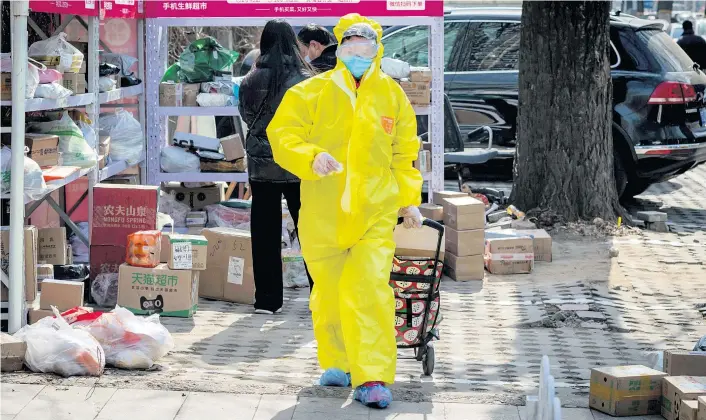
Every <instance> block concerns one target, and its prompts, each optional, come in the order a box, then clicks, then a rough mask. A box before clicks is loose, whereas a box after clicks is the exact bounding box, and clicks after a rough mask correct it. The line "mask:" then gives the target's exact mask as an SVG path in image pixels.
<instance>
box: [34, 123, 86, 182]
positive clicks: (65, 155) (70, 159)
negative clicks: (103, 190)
mask: <svg viewBox="0 0 706 420" xmlns="http://www.w3.org/2000/svg"><path fill="white" fill-rule="evenodd" d="M31 129H32V130H34V131H37V132H40V133H43V134H54V135H56V136H59V152H60V153H61V158H62V163H61V164H62V165H63V166H78V167H81V168H90V167H92V166H95V165H96V162H97V161H98V158H97V156H96V152H95V150H93V149H92V148H91V146H89V145H88V143H86V139H85V138H84V137H83V133H82V132H81V129H80V128H78V126H77V125H76V123H74V121H73V120H72V119H71V117H69V113H68V112H64V114H63V115H62V117H61V119H59V120H55V121H49V122H43V123H37V124H34V125H32V126H31Z"/></svg>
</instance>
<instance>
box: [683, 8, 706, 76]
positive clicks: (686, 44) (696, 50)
mask: <svg viewBox="0 0 706 420" xmlns="http://www.w3.org/2000/svg"><path fill="white" fill-rule="evenodd" d="M682 28H684V33H682V36H681V37H680V38H679V40H678V41H677V44H679V46H680V47H681V48H682V49H683V50H684V51H685V52H686V53H687V54H688V55H689V57H690V58H691V59H692V60H694V62H695V63H697V64H698V65H699V66H700V67H701V68H702V69H706V40H705V39H703V38H702V37H701V36H699V35H696V34H695V33H694V24H693V23H691V21H688V20H685V21H684V23H682Z"/></svg>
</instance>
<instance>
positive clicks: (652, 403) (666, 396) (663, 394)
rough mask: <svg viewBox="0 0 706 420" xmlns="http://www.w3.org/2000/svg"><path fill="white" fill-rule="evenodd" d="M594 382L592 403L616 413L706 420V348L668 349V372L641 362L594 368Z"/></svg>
mask: <svg viewBox="0 0 706 420" xmlns="http://www.w3.org/2000/svg"><path fill="white" fill-rule="evenodd" d="M590 386H591V387H590V392H589V393H590V397H589V406H590V407H591V408H593V409H595V410H598V411H602V412H604V413H607V414H610V415H612V416H616V417H627V416H639V415H650V414H661V415H662V417H664V418H665V419H667V420H706V352H688V351H665V352H664V372H660V371H658V370H654V369H650V368H647V367H645V366H639V365H636V366H617V367H604V368H596V369H592V370H591V385H590Z"/></svg>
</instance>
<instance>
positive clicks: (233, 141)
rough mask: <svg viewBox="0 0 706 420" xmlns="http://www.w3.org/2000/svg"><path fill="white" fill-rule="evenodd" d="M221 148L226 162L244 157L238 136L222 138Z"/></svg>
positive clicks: (241, 142)
mask: <svg viewBox="0 0 706 420" xmlns="http://www.w3.org/2000/svg"><path fill="white" fill-rule="evenodd" d="M221 147H222V148H223V154H224V155H225V157H226V160H227V161H230V162H232V161H234V160H237V159H240V158H242V157H245V149H244V148H243V141H242V140H241V139H240V136H239V135H237V134H233V135H232V136H228V137H223V138H222V139H221Z"/></svg>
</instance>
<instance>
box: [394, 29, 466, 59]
mask: <svg viewBox="0 0 706 420" xmlns="http://www.w3.org/2000/svg"><path fill="white" fill-rule="evenodd" d="M466 24H467V23H466V22H445V23H444V68H446V65H447V63H448V62H449V56H450V55H451V49H452V47H453V46H454V43H455V41H456V38H457V37H458V34H459V33H460V32H461V30H462V29H463V28H464V27H465V26H466ZM383 45H384V46H385V57H391V58H396V59H398V60H402V61H406V62H408V63H409V64H410V65H412V66H424V67H429V27H428V26H410V27H408V28H404V29H401V30H399V31H397V32H393V33H392V34H390V35H388V36H387V37H385V38H383Z"/></svg>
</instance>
